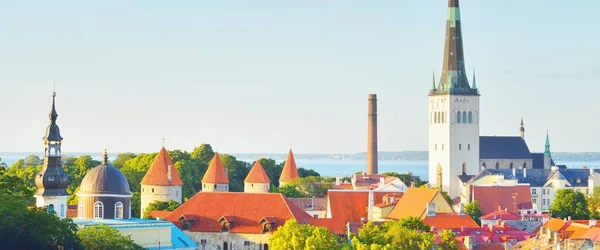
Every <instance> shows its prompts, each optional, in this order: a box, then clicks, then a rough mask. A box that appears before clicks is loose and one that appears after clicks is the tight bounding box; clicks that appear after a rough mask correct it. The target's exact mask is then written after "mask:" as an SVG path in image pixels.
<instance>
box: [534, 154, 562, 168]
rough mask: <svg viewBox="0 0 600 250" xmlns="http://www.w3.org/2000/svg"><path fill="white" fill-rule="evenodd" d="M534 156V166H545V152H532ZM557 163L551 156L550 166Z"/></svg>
mask: <svg viewBox="0 0 600 250" xmlns="http://www.w3.org/2000/svg"><path fill="white" fill-rule="evenodd" d="M531 158H533V168H544V153H531ZM554 165H556V164H555V163H554V160H552V158H550V166H554Z"/></svg>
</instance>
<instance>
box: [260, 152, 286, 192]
mask: <svg viewBox="0 0 600 250" xmlns="http://www.w3.org/2000/svg"><path fill="white" fill-rule="evenodd" d="M258 161H259V162H260V164H261V165H262V166H263V169H264V170H265V172H266V173H267V176H269V179H270V180H271V184H272V185H275V186H279V176H281V171H282V170H283V168H282V167H281V166H280V165H277V163H276V162H275V160H273V159H269V158H260V159H259V160H258Z"/></svg>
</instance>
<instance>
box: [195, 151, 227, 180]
mask: <svg viewBox="0 0 600 250" xmlns="http://www.w3.org/2000/svg"><path fill="white" fill-rule="evenodd" d="M202 183H229V177H227V172H225V167H223V163H222V162H221V158H220V157H219V153H215V156H214V157H213V159H212V160H211V162H210V166H208V169H207V170H206V173H205V174H204V177H203V178H202Z"/></svg>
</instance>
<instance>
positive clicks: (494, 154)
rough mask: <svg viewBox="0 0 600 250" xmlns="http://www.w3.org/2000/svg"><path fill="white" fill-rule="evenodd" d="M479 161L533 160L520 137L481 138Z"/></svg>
mask: <svg viewBox="0 0 600 250" xmlns="http://www.w3.org/2000/svg"><path fill="white" fill-rule="evenodd" d="M479 159H531V152H530V151H529V148H528V147H527V143H525V140H523V138H521V137H519V136H480V137H479Z"/></svg>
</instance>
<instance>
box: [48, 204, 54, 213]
mask: <svg viewBox="0 0 600 250" xmlns="http://www.w3.org/2000/svg"><path fill="white" fill-rule="evenodd" d="M48 213H54V205H53V204H50V205H48Z"/></svg>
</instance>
